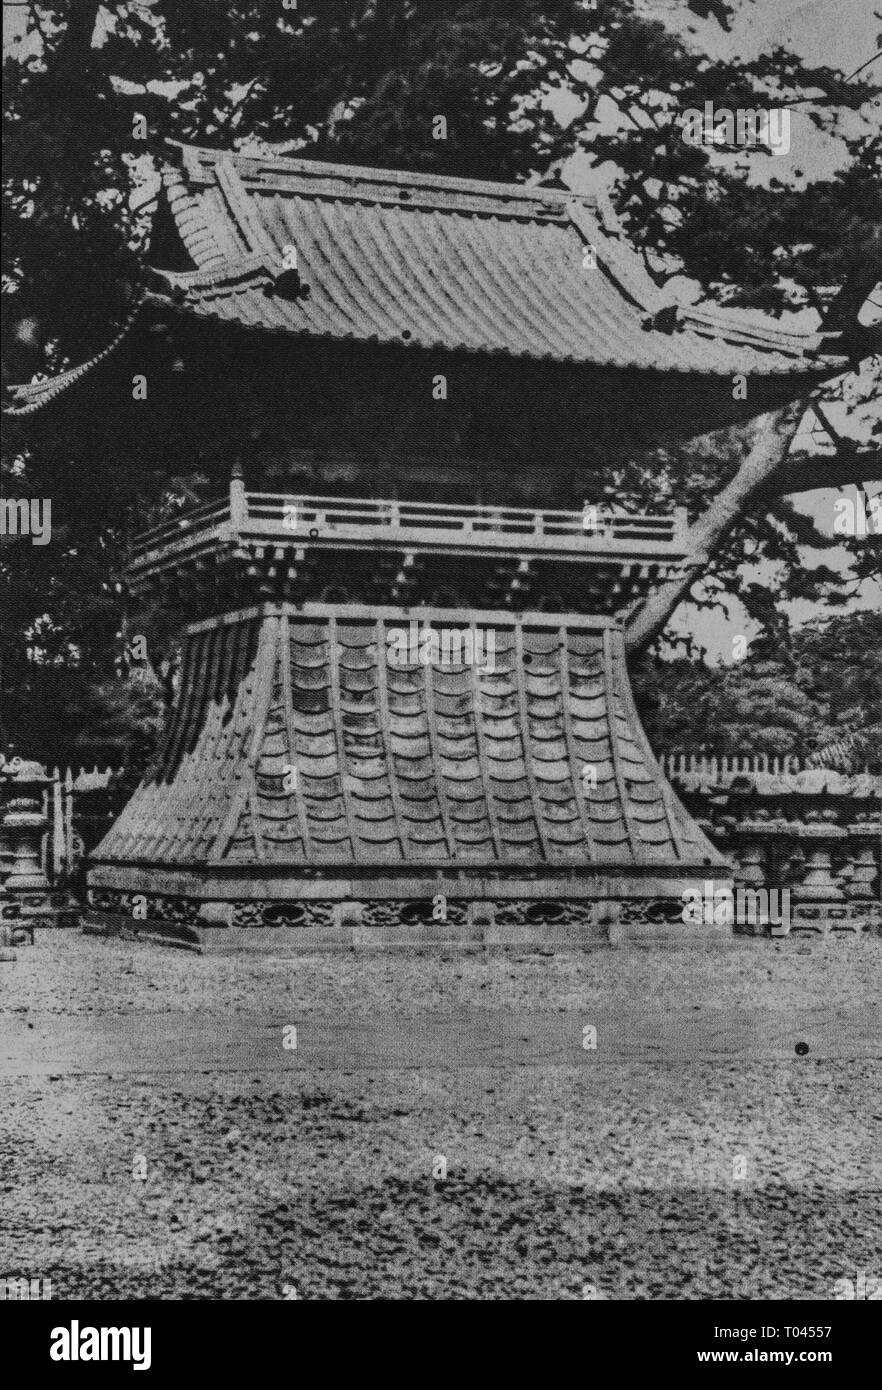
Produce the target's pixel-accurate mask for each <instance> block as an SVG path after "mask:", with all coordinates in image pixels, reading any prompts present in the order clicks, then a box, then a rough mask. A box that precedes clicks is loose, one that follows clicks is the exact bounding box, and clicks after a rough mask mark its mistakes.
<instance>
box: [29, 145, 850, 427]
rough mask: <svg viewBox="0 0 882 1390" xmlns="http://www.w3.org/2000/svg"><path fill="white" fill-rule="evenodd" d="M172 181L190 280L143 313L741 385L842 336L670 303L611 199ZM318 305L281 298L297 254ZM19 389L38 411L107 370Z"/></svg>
mask: <svg viewBox="0 0 882 1390" xmlns="http://www.w3.org/2000/svg"><path fill="white" fill-rule="evenodd" d="M169 149H170V157H169V159H168V161H167V162H166V163H165V164H164V166H163V170H162V182H163V190H164V196H165V197H166V198H167V200H168V205H169V207H170V209H171V213H172V215H173V218H174V221H175V224H176V227H177V231H178V234H179V235H180V238H181V241H182V243H183V245H184V247H185V248H186V250H187V252H188V253H189V256H190V259H191V261H192V263H193V266H194V267H195V268H194V269H191V270H189V271H184V272H180V271H172V270H165V269H154V270H152V271H151V274H150V289H149V290H148V291H147V294H146V296H145V297H146V300H147V301H148V302H150V301H154V302H155V301H156V300H157V299H159V300H160V301H162V302H168V303H172V304H174V305H176V306H177V308H178V309H179V310H180V311H182V312H184V313H186V314H193V315H196V316H199V317H202V318H209V319H215V320H219V321H221V322H229V323H234V324H239V325H244V326H246V327H249V328H254V329H258V330H263V331H271V332H280V333H289V334H295V335H300V336H303V337H314V338H324V339H337V340H349V341H353V342H364V343H378V344H397V345H403V346H407V347H414V348H423V349H425V348H430V349H440V350H444V351H456V352H474V353H490V354H499V355H502V356H504V357H507V358H520V359H525V360H528V361H529V360H532V361H545V362H556V363H570V364H573V365H586V366H588V365H590V366H596V367H612V368H622V369H632V370H649V371H661V372H674V373H684V374H697V375H703V376H716V377H731V376H733V375H735V374H736V373H743V374H744V375H745V376H764V377H767V376H769V375H778V376H792V377H800V378H803V379H805V378H807V377H808V378H815V379H818V380H820V379H823V378H824V377H829V376H832V375H835V374H836V373H837V372H838V371H841V370H842V369H844V368H845V367H846V366H847V365H848V358H847V357H845V356H843V355H838V354H834V353H833V352H831V351H830V350H829V349H830V346H831V342H830V340H831V337H833V336H835V335H829V334H828V335H824V334H822V333H793V332H787V331H785V330H783V329H781V328H778V327H777V326H776V325H775V324H774V322H773V321H771V320H765V321H764V322H762V323H759V324H757V325H754V324H750V323H745V322H744V321H743V320H742V319H741V318H740V317H738V316H735V315H732V314H731V313H727V312H725V311H718V312H707V311H705V310H700V309H693V308H691V307H688V306H685V305H681V304H679V303H675V302H673V301H672V300H671V299H670V298H666V296H665V295H664V293H663V292H662V291H660V290H659V288H658V287H657V286H656V285H655V284H654V283H653V281H652V280H651V279H650V277H649V276H648V275H647V273H646V271H645V269H644V266H643V263H642V260H641V258H640V257H639V255H638V254H637V253H636V252H635V251H634V249H633V247H632V246H631V245H630V244H629V243H628V241H627V239H626V237H625V236H624V234H623V232H622V230H621V228H620V227H619V225H618V223H617V220H616V218H615V214H614V213H613V211H612V208H611V207H610V205H609V203H608V202H607V201H605V200H598V199H595V198H592V197H586V196H584V195H580V194H576V193H572V192H570V191H568V190H566V189H551V188H541V187H530V188H528V187H525V186H524V185H522V184H507V183H492V182H485V181H481V180H477V179H460V178H448V177H441V176H439V175H434V174H416V173H402V172H398V171H395V170H389V169H369V168H362V167H359V166H350V165H343V164H328V163H321V162H318V161H315V160H310V159H292V158H277V157H256V156H251V155H244V154H235V153H230V152H229V151H223V150H209V149H202V148H199V147H196V146H188V145H179V144H176V143H170V145H169ZM292 250H293V252H294V253H295V257H294V258H296V267H297V270H298V273H299V276H300V279H301V281H302V282H303V284H305V285H306V286H308V287H309V294H308V297H303V298H298V299H291V298H283V297H282V295H281V294H275V293H273V287H274V281H275V280H276V279H277V277H278V276H279V275H280V274H281V272H282V270H283V269H284V268H285V266H286V254H287V258H288V263H290V261H291V260H292V259H294V258H292V257H291V254H290V253H291V251H292ZM121 336H122V335H119V337H118V338H117V339H115V340H114V342H113V343H112V344H111V345H110V347H109V348H107V349H105V350H104V352H102V353H99V354H98V355H97V356H96V357H94V358H92V359H91V360H90V361H89V362H86V363H82V364H80V365H79V366H77V367H74V368H72V369H71V370H70V371H68V372H65V373H62V374H61V375H60V376H57V377H54V378H52V379H50V380H48V381H45V380H44V381H40V382H33V383H29V384H28V385H23V386H17V387H13V388H12V392H11V397H12V404H11V405H10V407H9V408H8V413H10V414H14V415H21V414H30V413H31V412H32V411H34V410H38V409H40V407H41V406H43V405H44V404H47V403H48V401H49V400H51V399H53V398H54V397H55V396H56V395H58V394H59V392H61V391H63V390H64V389H66V387H67V386H69V385H70V384H72V382H73V381H75V380H77V379H79V377H81V376H82V375H83V374H84V372H87V371H88V370H89V369H90V368H91V367H93V366H95V365H97V364H98V363H99V362H100V361H101V360H103V358H104V357H106V356H107V354H108V352H109V351H111V350H112V349H113V347H114V346H115V345H116V343H117V342H118V341H119V340H120V338H121Z"/></svg>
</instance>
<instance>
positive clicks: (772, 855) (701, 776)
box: [660, 753, 882, 933]
mask: <svg viewBox="0 0 882 1390" xmlns="http://www.w3.org/2000/svg"><path fill="white" fill-rule="evenodd" d="M660 761H661V765H662V767H663V769H664V770H665V772H666V773H667V775H668V778H669V779H670V781H671V783H672V784H673V786H674V788H675V790H676V791H677V793H678V795H679V796H680V798H681V800H682V801H683V802H684V803H685V805H686V806H687V808H688V809H689V810H690V811H691V812H692V814H693V816H694V817H695V819H696V820H697V821H698V823H699V825H700V826H701V828H702V829H703V830H704V831H705V833H706V834H707V835H708V836H709V837H710V839H711V840H713V842H714V844H716V845H717V846H718V847H719V848H720V849H721V850H722V851H723V852H724V853H725V854H726V855H727V856H728V857H729V859H730V860H731V861H732V864H733V868H734V875H735V884H736V887H740V888H743V889H751V890H758V889H765V890H767V891H768V890H778V891H781V890H784V889H787V890H789V893H790V903H791V925H792V929H793V930H794V931H819V932H826V931H848V932H858V933H859V932H862V931H870V930H878V929H879V928H880V926H882V909H880V897H882V888H880V847H882V775H879V774H878V773H873V772H871V771H870V770H869V769H865V770H863V771H861V772H855V773H843V772H834V771H831V770H830V769H829V768H817V767H807V766H805V765H804V764H803V763H800V761H799V760H798V759H796V758H789V757H787V758H769V757H767V756H765V755H763V754H761V755H758V756H753V757H737V756H736V757H718V756H715V755H712V754H706V753H701V754H685V753H667V754H664V755H663V756H662V758H661V760H660ZM762 929H763V928H762V927H757V930H762Z"/></svg>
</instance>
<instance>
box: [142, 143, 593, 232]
mask: <svg viewBox="0 0 882 1390" xmlns="http://www.w3.org/2000/svg"><path fill="white" fill-rule="evenodd" d="M165 144H166V145H167V146H168V147H170V148H171V149H172V150H175V151H177V152H178V155H179V158H180V160H181V162H182V163H183V166H184V169H185V171H186V173H187V174H188V175H189V176H190V177H191V178H194V176H195V178H196V180H197V181H198V180H199V173H200V166H202V168H203V170H204V174H203V177H204V175H205V174H207V169H208V166H209V165H214V166H215V167H216V166H218V165H220V164H221V163H223V162H224V161H229V162H231V163H233V165H234V167H236V172H237V174H238V175H239V177H240V178H241V179H242V181H243V183H245V184H247V183H248V182H249V180H251V181H253V180H254V179H255V178H256V177H258V172H259V166H260V165H266V166H267V171H268V172H269V173H270V174H272V173H276V174H289V175H290V174H294V175H299V176H301V177H305V178H310V177H311V178H315V179H322V178H333V179H338V180H340V181H342V182H344V183H345V182H349V181H351V182H353V183H359V182H360V183H379V184H389V185H393V184H398V185H402V184H403V185H406V186H410V187H412V188H420V189H424V190H426V191H427V192H429V191H431V190H436V191H437V192H439V193H456V192H462V193H465V194H473V195H478V196H482V197H487V198H498V199H501V200H504V201H511V200H513V201H515V202H519V201H523V202H525V203H528V202H540V203H544V204H546V205H547V206H548V207H549V208H554V209H555V210H557V211H558V212H559V213H560V214H561V215H564V213H565V211H566V205H567V203H568V202H569V201H571V200H572V199H574V198H575V199H577V200H578V201H579V202H581V203H583V204H584V205H585V206H587V207H594V206H595V198H594V196H593V195H592V194H588V193H579V192H577V191H576V190H574V189H569V188H548V187H546V186H545V185H543V184H527V183H518V182H515V181H512V180H506V179H477V178H471V177H469V176H466V175H460V174H430V173H427V172H424V171H422V170H416V169H392V168H386V167H383V166H380V165H366V164H365V165H362V164H343V163H338V162H337V161H335V160H322V159H312V158H309V157H308V156H296V155H272V154H248V153H247V152H245V151H242V150H230V149H214V148H212V147H210V146H207V145H192V144H188V143H186V142H185V141H183V140H166V141H165ZM241 166H244V168H243V167H241ZM249 166H258V169H255V168H253V167H252V168H249ZM263 186H264V187H268V186H271V185H268V184H264V185H263Z"/></svg>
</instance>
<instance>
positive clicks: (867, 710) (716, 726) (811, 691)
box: [632, 612, 882, 766]
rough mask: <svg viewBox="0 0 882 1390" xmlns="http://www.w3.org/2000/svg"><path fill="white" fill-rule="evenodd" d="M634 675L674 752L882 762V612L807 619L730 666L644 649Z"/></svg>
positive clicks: (653, 724) (645, 708)
mask: <svg viewBox="0 0 882 1390" xmlns="http://www.w3.org/2000/svg"><path fill="white" fill-rule="evenodd" d="M632 677H633V683H634V691H635V696H636V698H637V701H638V704H639V706H640V710H641V714H642V716H643V720H644V724H645V725H646V728H647V732H648V733H649V736H650V740H651V741H656V742H658V743H660V744H663V745H664V746H665V747H667V748H669V749H671V750H682V751H684V752H694V751H697V750H698V749H700V748H702V747H705V748H712V749H714V750H715V751H716V752H719V753H726V754H738V755H742V756H743V755H745V754H748V753H768V754H770V755H780V754H785V753H786V754H795V755H796V756H797V757H800V758H805V759H807V760H814V761H816V762H817V763H818V764H819V765H820V766H837V765H838V766H852V765H853V766H859V765H861V764H863V763H872V764H875V765H877V766H878V765H879V763H880V757H882V713H880V691H882V614H878V613H872V612H858V613H851V614H848V615H846V616H840V617H836V618H832V619H830V620H828V621H815V622H812V623H808V624H806V625H805V626H804V627H802V628H800V629H798V630H797V631H795V632H792V633H789V634H786V635H784V636H783V637H781V638H778V637H776V638H775V639H772V640H767V641H762V640H761V641H757V642H755V643H754V644H752V646H751V649H750V652H749V654H748V655H747V656H746V657H745V658H744V660H743V661H739V662H736V663H734V664H733V665H731V666H717V667H713V668H711V667H708V666H706V665H704V664H698V663H696V662H693V661H689V660H688V659H686V658H683V657H681V658H678V659H676V660H674V661H660V660H658V659H653V658H652V657H650V656H648V655H644V656H643V657H642V658H641V659H640V660H639V661H638V662H636V663H635V664H634V666H633V669H632ZM825 750H826V751H825ZM849 760H851V761H849Z"/></svg>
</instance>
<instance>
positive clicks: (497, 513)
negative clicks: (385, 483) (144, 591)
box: [132, 483, 686, 564]
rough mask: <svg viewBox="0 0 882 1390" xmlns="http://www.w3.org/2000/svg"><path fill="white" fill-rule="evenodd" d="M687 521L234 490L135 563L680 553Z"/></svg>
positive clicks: (153, 537) (163, 529) (166, 528)
mask: <svg viewBox="0 0 882 1390" xmlns="http://www.w3.org/2000/svg"><path fill="white" fill-rule="evenodd" d="M685 530H686V516H685V511H684V510H683V509H682V508H678V509H677V510H676V511H675V512H673V513H669V514H667V515H663V516H656V515H648V514H641V515H635V516H628V515H625V514H622V513H617V514H611V513H609V512H604V511H602V510H601V509H600V508H596V507H589V506H586V507H585V509H584V510H583V511H581V512H577V511H531V510H529V509H527V508H521V507H483V506H450V505H446V504H443V503H436V502H398V501H373V500H371V499H365V498H355V497H309V496H296V495H294V494H286V493H281V492H278V493H274V492H248V493H246V492H244V491H243V490H241V489H238V490H237V489H236V485H235V483H234V484H233V487H232V488H231V495H230V499H229V501H227V500H225V501H223V502H214V503H208V504H206V505H204V506H201V507H195V508H193V509H192V510H191V511H188V512H184V513H182V514H181V516H179V517H176V518H175V519H174V520H173V521H168V522H165V523H164V524H163V525H162V526H157V527H154V528H153V529H152V530H151V531H147V532H145V533H144V534H143V535H141V536H139V537H138V538H137V540H136V541H135V543H134V545H133V547H132V560H133V562H134V563H135V564H137V562H138V560H142V559H145V558H146V557H147V556H148V555H151V553H152V552H156V551H158V550H162V549H165V547H167V546H175V544H176V543H182V545H183V548H186V547H187V544H188V542H195V541H196V540H197V538H198V539H200V540H201V539H203V538H204V537H206V536H210V535H215V534H216V535H218V536H220V535H226V536H228V537H230V538H235V537H240V536H241V537H246V538H250V537H261V536H266V537H272V538H273V539H274V540H276V541H279V540H284V539H288V540H292V541H293V540H301V541H302V540H307V539H308V540H312V541H318V540H320V541H334V540H355V541H361V542H363V543H367V542H371V541H374V540H377V539H381V540H384V539H389V540H391V539H395V540H396V541H402V542H407V541H413V542H416V543H419V542H423V543H425V542H430V541H431V542H434V543H436V544H440V545H442V546H443V545H451V546H453V547H455V546H456V545H457V544H460V543H462V544H464V545H466V546H469V547H471V546H481V547H496V546H498V547H500V548H509V549H510V548H511V546H512V544H513V543H514V544H517V545H519V546H532V547H534V548H536V549H549V548H550V549H557V550H568V551H572V550H581V549H583V547H584V549H586V550H591V549H593V548H597V549H600V550H603V549H606V548H609V549H619V548H620V547H624V548H629V547H632V546H634V547H636V548H638V549H644V548H649V549H651V550H654V549H655V548H656V547H657V546H660V547H663V548H664V549H665V550H668V551H671V550H674V551H679V550H680V549H681V548H682V547H683V543H684V539H685Z"/></svg>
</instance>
